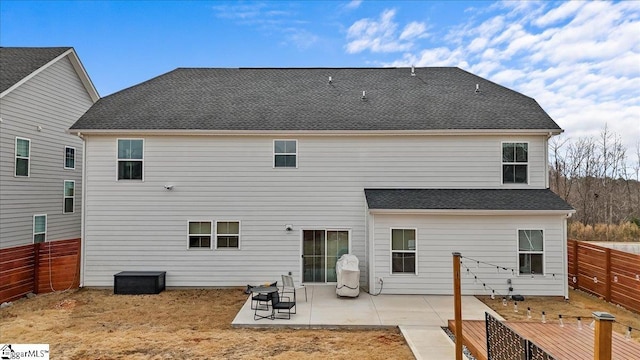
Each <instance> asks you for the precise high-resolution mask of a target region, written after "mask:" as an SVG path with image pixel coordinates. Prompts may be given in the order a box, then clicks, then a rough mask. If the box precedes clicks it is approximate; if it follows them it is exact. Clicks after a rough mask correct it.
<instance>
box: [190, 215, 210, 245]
mask: <svg viewBox="0 0 640 360" xmlns="http://www.w3.org/2000/svg"><path fill="white" fill-rule="evenodd" d="M198 248H207V249H210V248H211V221H189V249H198Z"/></svg>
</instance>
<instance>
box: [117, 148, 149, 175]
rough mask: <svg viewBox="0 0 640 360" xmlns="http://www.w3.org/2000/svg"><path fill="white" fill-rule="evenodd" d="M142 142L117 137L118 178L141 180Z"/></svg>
mask: <svg viewBox="0 0 640 360" xmlns="http://www.w3.org/2000/svg"><path fill="white" fill-rule="evenodd" d="M143 162H144V142H143V140H142V139H118V180H142V173H143Z"/></svg>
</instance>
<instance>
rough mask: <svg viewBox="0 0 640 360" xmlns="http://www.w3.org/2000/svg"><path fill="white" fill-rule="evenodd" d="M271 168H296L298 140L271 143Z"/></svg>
mask: <svg viewBox="0 0 640 360" xmlns="http://www.w3.org/2000/svg"><path fill="white" fill-rule="evenodd" d="M273 166H274V167H277V168H297V167H298V140H274V141H273Z"/></svg>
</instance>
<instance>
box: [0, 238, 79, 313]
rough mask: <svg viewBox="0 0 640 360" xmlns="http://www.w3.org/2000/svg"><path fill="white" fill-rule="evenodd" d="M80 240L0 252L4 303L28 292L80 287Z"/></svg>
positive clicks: (0, 295) (47, 243)
mask: <svg viewBox="0 0 640 360" xmlns="http://www.w3.org/2000/svg"><path fill="white" fill-rule="evenodd" d="M79 283H80V239H72V240H61V241H51V242H45V243H39V244H30V245H24V246H16V247H12V248H8V249H1V250H0V302H5V301H12V300H16V299H18V298H20V297H22V296H24V295H26V294H28V293H31V292H32V293H48V292H52V291H58V290H66V289H69V288H77V287H78V286H79Z"/></svg>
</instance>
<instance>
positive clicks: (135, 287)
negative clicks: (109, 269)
mask: <svg viewBox="0 0 640 360" xmlns="http://www.w3.org/2000/svg"><path fill="white" fill-rule="evenodd" d="M166 274H167V272H166V271H123V272H119V273H117V274H115V275H113V293H114V294H122V295H140V294H159V293H160V292H161V291H163V290H164V289H165V276H166Z"/></svg>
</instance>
